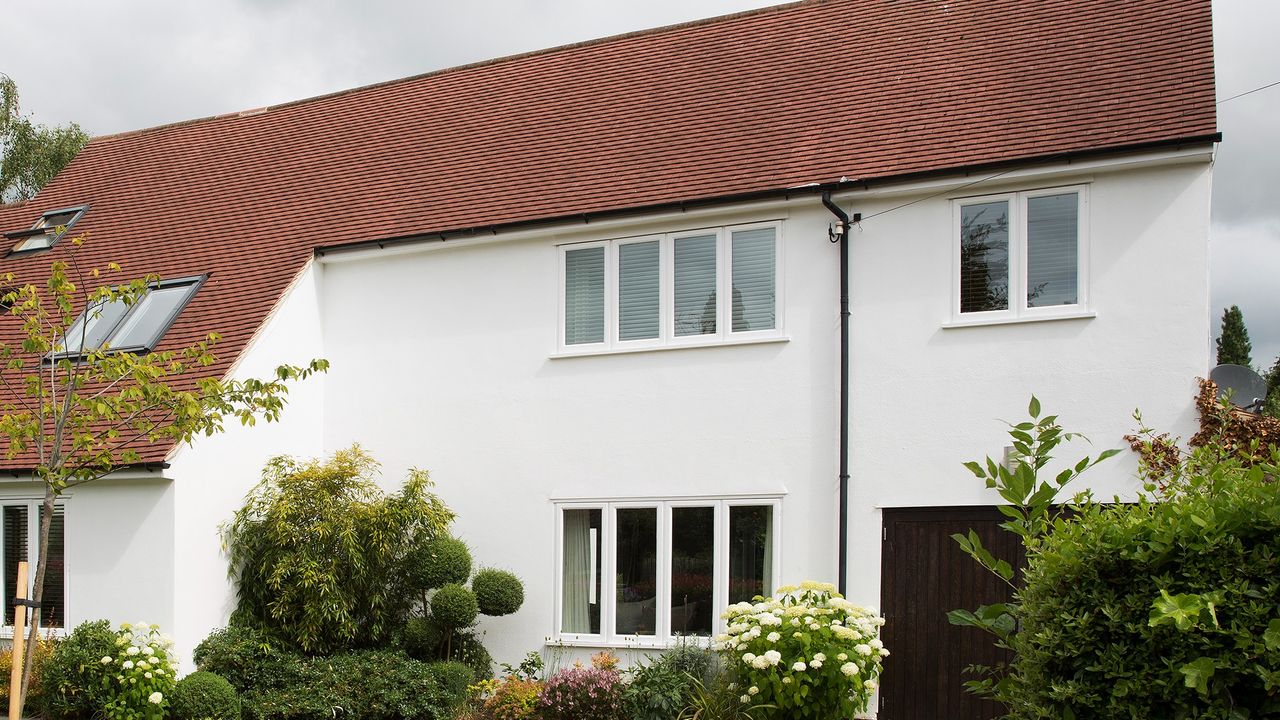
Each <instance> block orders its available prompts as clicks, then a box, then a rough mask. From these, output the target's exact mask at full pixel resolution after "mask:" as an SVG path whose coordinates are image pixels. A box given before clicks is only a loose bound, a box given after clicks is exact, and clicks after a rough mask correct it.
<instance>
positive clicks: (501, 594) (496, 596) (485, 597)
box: [471, 568, 524, 617]
mask: <svg viewBox="0 0 1280 720" xmlns="http://www.w3.org/2000/svg"><path fill="white" fill-rule="evenodd" d="M471 590H472V592H474V593H475V594H476V602H478V603H479V605H480V612H482V613H484V614H485V615H489V616H491V617H497V616H500V615H510V614H511V613H513V612H515V611H517V610H519V609H520V606H521V605H523V604H524V583H522V582H520V578H518V577H516V576H515V575H514V574H513V573H509V572H507V571H506V570H495V569H493V568H486V569H484V570H481V571H480V572H478V573H476V576H475V577H474V578H471Z"/></svg>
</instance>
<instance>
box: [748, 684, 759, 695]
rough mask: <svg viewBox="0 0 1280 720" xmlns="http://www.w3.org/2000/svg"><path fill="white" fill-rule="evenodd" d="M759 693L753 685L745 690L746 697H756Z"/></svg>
mask: <svg viewBox="0 0 1280 720" xmlns="http://www.w3.org/2000/svg"><path fill="white" fill-rule="evenodd" d="M759 692H760V688H758V687H756V686H755V685H752V686H751V687H749V688H747V694H748V695H756V694H758V693H759Z"/></svg>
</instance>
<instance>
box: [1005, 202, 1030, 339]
mask: <svg viewBox="0 0 1280 720" xmlns="http://www.w3.org/2000/svg"><path fill="white" fill-rule="evenodd" d="M1026 203H1027V196H1026V195H1024V194H1023V193H1016V194H1015V195H1013V197H1011V198H1010V199H1009V310H1010V311H1011V312H1012V313H1013V314H1014V315H1015V316H1018V315H1022V314H1024V313H1026V311H1027V226H1026V217H1027V214H1026V212H1024V210H1025V209H1026Z"/></svg>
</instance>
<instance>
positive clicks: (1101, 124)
mask: <svg viewBox="0 0 1280 720" xmlns="http://www.w3.org/2000/svg"><path fill="white" fill-rule="evenodd" d="M1216 131H1217V128H1216V119H1215V107H1214V76H1213V44H1212V33H1211V25H1210V4H1209V0H1125V1H1124V2H1115V0H1037V1H1036V2H1026V1H1025V0H809V1H808V2H800V3H795V4H791V5H783V6H778V7H774V8H767V9H764V10H760V11H754V12H747V13H742V14H738V15H732V16H727V17H723V18H716V19H712V20H708V21H701V22H695V23H690V24H686V25H679V26H674V27H669V28H662V29H658V30H652V31H645V32H639V33H634V34H631V35H624V36H620V37H615V38H607V39H604V40H599V41H594V42H588V43H583V44H580V45H575V46H569V47H564V48H558V49H553V50H547V51H543V52H537V53H531V54H528V55H522V56H516V57H511V58H505V59H500V60H495V61H492V62H488V63H481V64H477V65H472V66H467V67H461V68H456V69H452V70H446V71H442V72H437V73H432V74H428V75H421V76H418V77H412V78H407V79H404V80H398V81H394V82H389V83H385V84H381V85H375V86H371V87H366V88H360V89H356V90H351V91H347V92H342V93H337V94H334V95H329V96H324V97H319V98H314V99H311V100H304V101H300V102H295V103H290V104H287V105H281V106H276V107H270V108H266V109H264V110H261V111H255V112H247V113H240V114H233V115H225V116H220V117H215V118H209V119H205V120H197V121H192V122H188V123H182V124H177V125H170V126H165V127H158V128H154V129H150V130H143V131H139V132H134V133H125V134H121V135H115V136H108V137H100V138H97V139H95V140H94V141H93V142H91V143H90V144H89V146H88V147H87V148H86V149H85V150H84V151H83V152H82V153H81V154H80V156H79V157H78V158H76V160H75V161H74V162H73V163H72V164H71V165H70V166H69V167H67V169H66V170H64V171H63V172H62V174H60V175H59V176H58V177H57V179H55V180H54V182H53V183H51V184H50V185H49V186H48V187H47V188H45V189H44V191H43V192H41V194H40V195H39V197H37V198H36V199H35V200H33V201H31V202H29V203H27V204H25V205H23V206H18V207H5V208H0V230H4V231H11V230H18V229H23V228H26V227H28V226H29V225H30V224H31V223H32V222H33V221H34V220H35V219H36V218H37V217H38V216H39V215H40V214H41V212H43V211H44V210H47V209H53V208H59V207H64V206H68V205H75V204H80V203H86V202H87V203H90V204H92V209H91V210H90V211H89V212H88V213H87V214H86V215H85V216H84V218H83V219H82V220H81V221H80V223H79V225H78V226H77V227H76V230H77V231H79V230H84V231H88V232H90V233H91V236H92V239H91V241H90V243H89V244H88V245H87V246H86V247H84V248H82V250H81V252H80V257H81V259H82V261H85V262H89V263H94V262H99V263H100V262H105V261H107V260H115V261H117V262H120V263H121V264H123V265H124V266H125V268H126V270H128V271H131V272H132V273H134V274H135V275H141V274H144V273H153V272H154V273H159V274H161V275H162V276H165V277H179V276H185V275H194V274H199V273H211V274H212V277H211V279H210V281H209V282H208V283H207V284H206V285H205V287H204V288H203V289H201V291H200V292H199V294H198V295H197V296H196V298H195V299H194V301H193V302H192V303H191V305H190V306H188V308H187V309H186V311H185V312H184V313H183V314H182V316H181V317H180V318H179V320H178V322H177V324H176V325H175V326H174V327H173V328H172V329H171V330H170V331H169V333H168V334H167V336H166V338H165V341H164V345H165V346H167V347H174V346H180V345H182V344H185V343H188V342H190V341H192V340H194V339H195V338H197V337H199V336H200V335H202V334H203V333H205V332H207V331H210V330H216V331H218V332H221V333H222V334H223V336H224V337H225V340H224V342H223V344H222V349H221V352H220V355H221V357H222V361H221V362H220V363H219V364H218V365H216V366H215V367H213V368H211V370H210V371H211V372H213V373H223V372H225V371H226V369H227V368H228V366H229V364H230V363H231V362H232V361H233V360H234V358H235V357H236V356H237V354H238V353H239V352H240V351H241V350H242V349H243V348H244V346H245V344H246V342H247V341H248V340H249V339H250V337H251V336H252V334H253V333H254V331H255V329H256V328H257V327H258V325H259V324H260V323H261V322H262V320H263V319H264V318H265V317H266V315H267V313H268V312H269V311H270V309H271V308H272V307H273V305H274V304H275V303H276V301H277V300H278V299H279V298H280V296H281V293H282V292H283V291H284V289H285V288H286V287H287V285H288V283H289V282H290V280H291V279H292V278H293V277H294V276H295V275H296V274H297V273H298V272H299V270H300V269H301V268H303V267H304V265H305V263H306V261H307V259H308V258H309V257H311V255H312V252H313V249H314V248H316V247H319V246H337V245H343V244H350V243H358V242H361V241H369V240H377V239H381V238H391V237H396V236H406V235H414V234H426V233H435V232H444V231H450V230H459V229H466V228H473V227H488V226H495V225H505V224H510V223H520V222H526V221H534V220H538V219H546V218H554V217H562V216H572V215H578V214H586V213H601V212H609V211H617V210H623V209H626V208H637V207H644V206H652V205H659V204H663V203H671V202H679V201H694V200H698V199H708V198H716V197H724V196H729V195H735V194H746V193H756V192H768V191H777V190H782V189H785V188H788V187H794V186H800V185H804V184H808V183H831V182H834V181H837V180H839V179H840V178H850V179H861V180H874V179H883V178H892V177H895V176H902V175H910V174H917V173H928V172H935V171H944V170H946V169H950V168H960V167H967V166H973V165H983V164H995V163H1003V162H1010V161H1017V160H1020V159H1028V158H1036V157H1043V156H1046V155H1052V154H1056V153H1068V152H1079V151H1101V150H1106V149H1109V148H1119V147H1127V146H1139V145H1143V144H1148V143H1161V142H1171V141H1178V140H1188V139H1204V138H1206V137H1209V136H1212V135H1213V134H1214V133H1216ZM66 249H67V248H66V244H65V243H63V244H60V245H59V247H57V248H55V249H54V250H53V251H52V252H50V253H44V254H37V255H35V256H32V257H26V258H20V259H15V258H10V259H5V260H0V270H12V271H15V272H19V273H20V274H38V273H39V272H40V271H41V270H43V269H47V267H48V263H49V261H50V259H52V258H56V257H61V256H63V255H64V254H65V252H66ZM8 335H9V333H6V332H4V330H3V329H2V328H0V336H8ZM306 359H307V358H294V359H292V360H296V361H303V360H306ZM168 450H169V448H167V447H157V448H152V449H151V450H149V451H148V452H147V454H146V458H147V459H148V460H155V461H158V460H162V459H163V458H164V456H165V455H166V453H167V452H168ZM9 464H12V463H9ZM28 466H29V465H28Z"/></svg>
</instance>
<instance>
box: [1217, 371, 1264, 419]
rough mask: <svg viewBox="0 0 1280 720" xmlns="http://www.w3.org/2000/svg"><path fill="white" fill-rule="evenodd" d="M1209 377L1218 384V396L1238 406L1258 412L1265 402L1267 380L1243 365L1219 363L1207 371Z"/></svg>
mask: <svg viewBox="0 0 1280 720" xmlns="http://www.w3.org/2000/svg"><path fill="white" fill-rule="evenodd" d="M1209 379H1210V380H1212V381H1213V382H1214V383H1216V384H1217V385H1218V397H1220V398H1227V399H1228V400H1230V401H1231V404H1232V405H1235V406H1236V407H1238V408H1241V409H1243V410H1248V411H1250V412H1258V411H1259V410H1261V409H1262V404H1263V403H1264V402H1266V399H1267V381H1266V380H1263V379H1262V376H1260V375H1258V373H1256V372H1254V371H1253V370H1251V369H1250V368H1247V367H1245V366H1243V365H1219V366H1218V367H1216V368H1214V369H1213V370H1212V371H1211V372H1210V373H1209Z"/></svg>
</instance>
